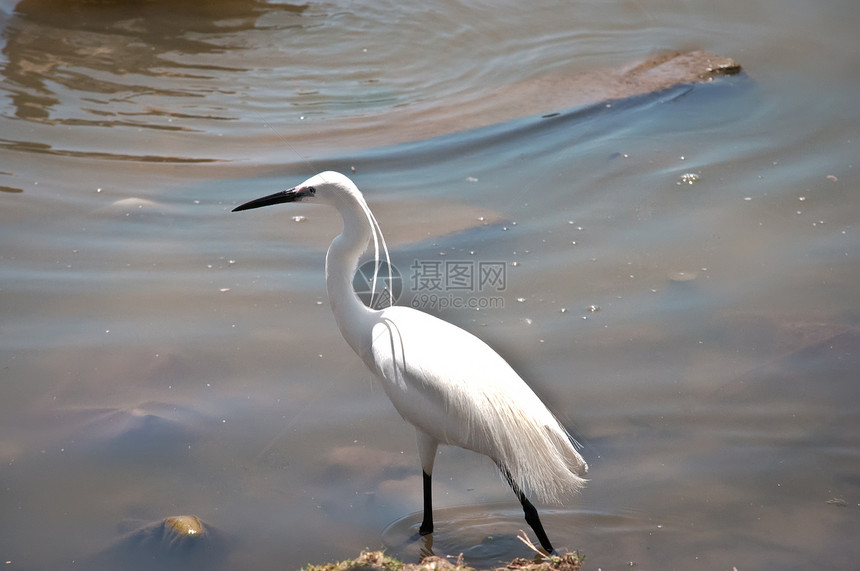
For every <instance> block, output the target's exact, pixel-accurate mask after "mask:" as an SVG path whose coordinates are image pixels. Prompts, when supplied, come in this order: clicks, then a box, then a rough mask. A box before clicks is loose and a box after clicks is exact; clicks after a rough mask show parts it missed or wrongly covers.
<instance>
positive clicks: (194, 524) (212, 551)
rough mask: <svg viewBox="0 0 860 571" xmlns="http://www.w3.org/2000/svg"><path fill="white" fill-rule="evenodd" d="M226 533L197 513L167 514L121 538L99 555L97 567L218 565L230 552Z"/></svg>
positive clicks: (150, 567)
mask: <svg viewBox="0 0 860 571" xmlns="http://www.w3.org/2000/svg"><path fill="white" fill-rule="evenodd" d="M228 551H229V549H228V542H227V538H226V536H225V534H224V533H223V532H221V531H219V530H218V529H216V528H215V527H213V526H211V525H208V524H205V523H204V522H202V521H201V520H200V518H198V517H197V516H193V515H179V516H170V517H167V518H164V519H163V520H161V521H159V522H154V523H151V524H148V525H144V526H143V527H140V528H138V529H136V530H134V531H132V532H130V533H128V534H126V535H125V536H123V537H121V538H120V539H118V540H117V541H116V542H115V543H114V544H112V545H111V546H110V547H108V548H107V549H105V550H104V551H102V552H101V553H99V554H98V555H96V556H95V557H94V558H93V559H92V560H91V561H90V564H91V565H92V567H94V568H96V569H126V570H132V571H136V570H143V569H159V570H168V571H169V570H173V569H218V568H219V567H221V566H222V565H223V563H224V559H225V557H226V555H227V553H228Z"/></svg>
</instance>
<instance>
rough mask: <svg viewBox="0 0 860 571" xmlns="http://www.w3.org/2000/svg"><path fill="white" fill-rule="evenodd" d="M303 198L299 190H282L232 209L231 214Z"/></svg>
mask: <svg viewBox="0 0 860 571" xmlns="http://www.w3.org/2000/svg"><path fill="white" fill-rule="evenodd" d="M303 196H305V195H304V193H302V192H301V191H300V190H296V189H295V188H291V189H289V190H282V191H280V192H276V193H275V194H270V195H269V196H263V197H262V198H255V199H254V200H251V201H250V202H246V203H245V204H242V205H239V206H237V207H236V208H234V209H233V212H239V211H240V210H251V209H252V208H261V207H263V206H271V205H273V204H281V203H284V202H296V201H297V200H301V198H302V197H303Z"/></svg>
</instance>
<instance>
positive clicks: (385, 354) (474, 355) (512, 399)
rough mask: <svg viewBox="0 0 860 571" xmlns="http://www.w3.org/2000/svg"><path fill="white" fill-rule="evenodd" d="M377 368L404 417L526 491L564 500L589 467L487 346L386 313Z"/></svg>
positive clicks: (376, 338)
mask: <svg viewBox="0 0 860 571" xmlns="http://www.w3.org/2000/svg"><path fill="white" fill-rule="evenodd" d="M371 349H372V360H373V364H374V367H375V369H376V373H377V374H378V375H379V376H380V378H381V379H382V382H383V386H384V387H385V391H386V394H388V396H389V398H390V399H391V401H392V402H393V403H394V406H395V407H396V408H397V410H398V412H400V414H401V416H403V418H405V419H406V420H407V421H409V422H410V423H412V424H413V425H415V426H416V427H417V428H419V429H420V430H422V431H423V432H425V433H426V434H428V435H430V436H432V437H433V438H435V439H437V440H438V441H439V442H442V443H446V444H454V445H457V446H460V447H462V448H467V449H469V450H474V451H476V452H480V453H482V454H485V455H487V456H489V457H490V458H492V459H493V460H495V461H496V462H497V463H499V464H501V465H504V466H506V467H507V468H508V470H510V472H511V475H512V477H513V478H514V480H515V481H517V482H518V483H519V484H520V485H521V486H522V487H525V488H528V489H532V490H533V491H535V492H537V493H538V494H539V495H541V496H542V497H544V498H546V499H558V497H559V496H560V495H563V494H564V493H565V492H568V491H574V490H576V489H578V488H579V487H581V486H582V483H583V480H582V479H581V478H580V477H579V476H580V475H583V474H584V473H585V470H586V469H587V465H586V464H585V461H584V460H583V459H582V457H581V456H580V455H579V453H578V452H577V451H576V449H575V448H574V447H573V444H572V443H571V440H570V437H569V436H568V434H567V432H566V431H565V429H564V428H563V427H562V426H561V425H560V424H559V422H558V421H557V420H556V419H555V417H554V416H553V415H552V413H551V412H550V411H549V410H548V409H547V408H546V406H545V405H544V404H543V402H541V400H540V399H539V398H538V397H537V395H535V393H534V392H533V391H532V390H531V388H529V387H528V385H526V383H525V382H524V381H523V380H522V379H521V378H520V377H519V375H517V373H516V372H515V371H514V370H513V369H512V368H511V367H510V365H508V363H507V362H506V361H505V360H504V359H502V357H501V356H499V354H498V353H496V352H495V351H493V350H492V349H491V348H490V347H489V346H488V345H487V344H486V343H484V342H483V341H481V340H480V339H478V338H477V337H475V336H474V335H472V334H471V333H468V332H467V331H464V330H463V329H460V328H459V327H456V326H454V325H452V324H450V323H448V322H446V321H442V320H440V319H437V318H435V317H433V316H431V315H428V314H426V313H422V312H420V311H416V310H414V309H410V308H404V307H392V308H388V309H386V310H384V311H383V312H381V313H380V317H379V319H378V321H377V323H376V324H375V326H374V328H373V335H372V348H371Z"/></svg>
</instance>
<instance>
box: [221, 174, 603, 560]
mask: <svg viewBox="0 0 860 571" xmlns="http://www.w3.org/2000/svg"><path fill="white" fill-rule="evenodd" d="M299 201H302V202H304V201H307V202H320V203H323V204H328V205H330V206H334V207H335V208H337V210H338V212H340V215H341V216H342V217H343V231H342V232H341V234H340V235H338V236H337V237H336V238H335V239H334V241H332V243H331V246H330V247H329V249H328V254H326V288H327V290H328V297H329V302H330V304H331V310H332V312H333V313H334V317H335V320H336V321H337V324H338V327H339V328H340V331H341V333H342V334H343V337H344V339H346V342H347V343H349V345H350V346H351V347H352V348H353V350H354V351H355V352H356V353H357V354H358V355H359V357H361V358H362V360H363V361H364V362H365V364H366V365H367V366H368V367H369V368H370V370H371V371H373V372H374V373H375V374H376V375H377V376H378V377H379V378H380V380H381V382H382V386H383V387H384V389H385V393H386V394H387V395H388V397H389V398H390V399H391V402H392V403H393V404H394V406H395V408H396V409H397V411H398V412H399V413H400V415H401V416H402V417H403V418H404V419H405V420H406V421H407V422H409V423H411V424H412V425H413V426H415V428H416V430H417V432H418V453H419V455H420V459H421V467H422V469H423V475H424V519H423V521H422V523H421V527H420V528H419V533H421V534H422V535H425V534H428V533H431V532H432V531H433V513H432V494H431V475H432V473H433V461H434V460H435V457H436V451H437V448H438V446H439V445H440V444H453V445H456V446H460V447H462V448H466V449H468V450H474V451H475V452H479V453H481V454H484V455H486V456H489V457H490V458H491V459H492V460H493V461H494V462H495V463H496V465H497V466H498V467H499V469H500V470H501V471H502V474H503V475H504V477H505V479H506V480H507V482H508V483H509V484H510V486H511V487H512V488H513V491H514V494H516V496H517V498H518V499H519V501H520V503H521V504H522V507H523V512H524V513H525V520H526V522H527V523H528V524H529V525H530V526H531V528H532V529H533V530H534V532H535V534H536V535H537V538H538V541H539V542H540V544H541V546H542V547H543V548H544V549H546V550H547V552H552V551H553V547H552V544H551V543H550V541H549V539H548V538H547V535H546V532H545V531H544V529H543V525H542V524H541V521H540V517H539V516H538V512H537V509H535V507H534V506H533V505H532V503H531V502H530V501H529V500H528V498H527V497H526V494H525V491H526V490H529V491H531V492H534V493H535V494H536V495H537V496H538V497H539V498H541V499H542V500H545V501H559V500H560V499H561V498H562V497H563V496H565V495H567V494H569V493H572V492H576V491H578V490H579V489H580V488H581V487H582V486H583V484H584V483H585V480H584V479H583V478H582V476H584V475H585V473H586V471H587V470H588V466H587V464H586V463H585V460H583V459H582V456H580V455H579V453H578V452H577V451H576V448H575V444H574V442H573V441H572V439H571V437H570V435H569V434H568V433H567V431H566V430H565V429H564V428H563V427H562V426H561V424H560V423H559V422H558V420H556V418H555V417H554V416H553V415H552V413H551V412H550V411H549V409H547V407H546V406H545V405H544V404H543V402H541V400H540V399H539V398H538V397H537V395H535V393H534V392H533V391H532V390H531V389H530V388H529V386H528V385H526V383H525V382H524V381H523V380H522V379H521V378H520V377H519V375H517V373H516V372H515V371H514V370H513V369H512V368H511V366H510V365H508V363H507V362H505V360H504V359H502V357H500V356H499V355H498V354H497V353H496V352H495V351H493V350H492V349H491V348H490V347H489V346H488V345H486V344H485V343H484V342H483V341H481V340H480V339H478V338H477V337H475V336H474V335H472V334H471V333H468V332H466V331H464V330H462V329H460V328H459V327H456V326H454V325H452V324H450V323H448V322H446V321H442V320H441V319H438V318H436V317H433V316H431V315H428V314H426V313H423V312H421V311H418V310H415V309H412V308H408V307H398V306H392V307H387V308H385V309H382V310H375V309H371V308H369V307H367V306H366V305H364V304H363V303H362V302H361V301H360V300H359V298H358V296H357V295H356V294H355V291H354V290H353V286H352V281H353V276H354V274H355V270H356V267H357V265H358V261H359V257H360V256H361V254H362V253H363V252H364V250H365V249H366V248H367V246H368V244H369V243H370V241H371V240H372V241H373V244H374V251H375V254H376V259H377V264H378V263H379V247H380V244H381V245H382V248H383V249H384V251H385V254H386V257H387V256H388V250H387V248H386V247H385V241H384V239H383V238H382V232H381V230H380V229H379V224H378V223H377V222H376V218H375V217H374V216H373V213H372V212H371V211H370V208H369V207H368V206H367V203H366V202H365V200H364V196H363V195H362V194H361V192H360V191H359V190H358V188H357V187H356V186H355V184H353V182H352V181H351V180H350V179H349V178H347V177H346V176H344V175H342V174H340V173H337V172H324V173H320V174H318V175H316V176H314V177H311V178H309V179H308V180H306V181H305V182H303V183H302V184H300V185H299V186H297V187H295V188H291V189H289V190H284V191H281V192H277V193H275V194H271V195H269V196H264V197H262V198H258V199H256V200H252V201H250V202H247V203H245V204H242V205H241V206H239V207H237V208H235V209H234V210H233V211H234V212H236V211H240V210H248V209H251V208H259V207H261V206H269V205H273V204H279V203H283V202H299Z"/></svg>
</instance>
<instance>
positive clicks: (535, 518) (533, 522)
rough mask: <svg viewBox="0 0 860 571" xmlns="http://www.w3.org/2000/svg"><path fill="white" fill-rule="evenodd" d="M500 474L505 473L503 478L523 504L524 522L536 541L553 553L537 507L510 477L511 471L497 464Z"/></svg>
mask: <svg viewBox="0 0 860 571" xmlns="http://www.w3.org/2000/svg"><path fill="white" fill-rule="evenodd" d="M499 469H501V471H502V474H504V475H505V479H506V480H507V481H508V484H510V485H511V489H513V491H514V495H516V496H517V499H518V500H520V504H522V506H523V513H524V514H525V516H526V523H527V524H529V526H531V528H532V530H533V531H534V532H535V535H537V538H538V541H539V542H540V546H541V547H543V548H544V549H545V550H546V552H547V553H553V552H554V551H555V550H554V549H553V548H552V544H551V543H550V542H549V538H548V537H547V536H546V532H545V531H544V530H543V524H542V523H541V522H540V516H539V515H538V511H537V508H536V507H534V505H532V503H531V502H530V501H529V499H528V498H527V497H526V495H525V494H524V493H523V491H522V490H521V489H520V487H519V486H518V485H517V483H516V482H514V480H513V478H511V473H510V472H509V471H508V469H507V468H505V467H504V466H499Z"/></svg>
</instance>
